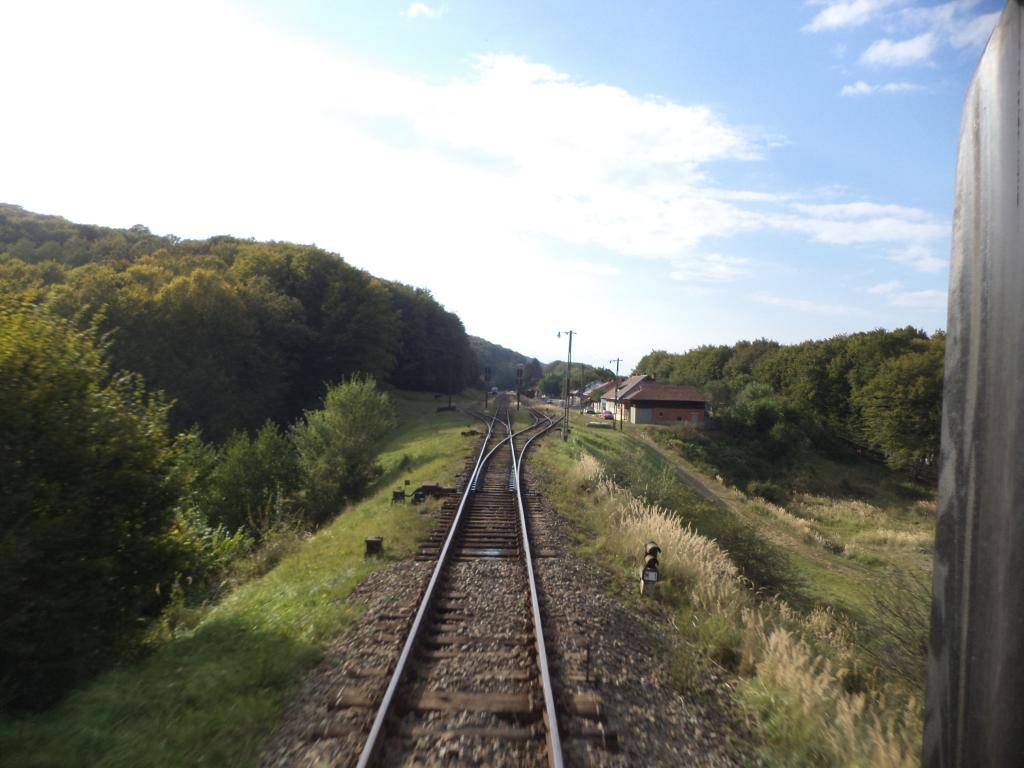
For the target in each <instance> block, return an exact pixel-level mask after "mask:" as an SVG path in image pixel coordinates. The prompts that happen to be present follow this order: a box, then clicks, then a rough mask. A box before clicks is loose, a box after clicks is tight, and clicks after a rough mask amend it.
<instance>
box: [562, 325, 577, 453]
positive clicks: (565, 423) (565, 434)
mask: <svg viewBox="0 0 1024 768" xmlns="http://www.w3.org/2000/svg"><path fill="white" fill-rule="evenodd" d="M563 333H567V334H569V359H568V360H566V362H565V402H564V403H563V405H564V406H565V408H564V414H563V416H564V418H563V419H562V442H565V441H566V440H568V439H569V371H571V370H572V337H573V335H574V334H575V333H576V331H559V332H558V338H562V334H563Z"/></svg>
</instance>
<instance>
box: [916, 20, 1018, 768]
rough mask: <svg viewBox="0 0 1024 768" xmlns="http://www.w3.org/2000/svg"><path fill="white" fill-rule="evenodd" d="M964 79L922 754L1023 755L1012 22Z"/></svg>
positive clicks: (982, 761) (954, 761)
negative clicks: (967, 87) (970, 76)
mask: <svg viewBox="0 0 1024 768" xmlns="http://www.w3.org/2000/svg"><path fill="white" fill-rule="evenodd" d="M1022 21H1024V5H1022V1H1021V0H1010V2H1009V3H1008V5H1007V6H1006V8H1005V10H1004V11H1003V13H1002V16H1001V18H1000V21H999V24H998V25H997V27H996V29H995V31H994V32H993V34H992V37H991V39H990V41H989V44H988V47H987V48H986V50H985V53H984V55H983V56H982V59H981V63H980V64H979V66H978V70H977V72H976V73H975V75H974V79H973V81H972V82H971V87H970V90H969V91H968V94H967V100H966V103H965V106H964V113H963V119H962V123H961V133H960V151H959V158H958V166H957V183H956V210H955V214H954V224H953V261H952V267H951V269H952V271H951V279H950V304H949V330H948V333H949V335H948V338H947V342H946V378H945V392H944V404H943V414H942V457H941V476H940V481H939V513H938V527H937V532H936V544H935V576H934V603H933V609H932V630H931V637H930V649H929V673H928V691H927V706H926V721H925V741H924V754H923V759H924V764H925V765H927V766H935V767H937V766H943V767H944V768H945V767H946V766H958V767H959V766H963V767H964V768H966V767H967V766H970V768H980V767H981V766H1010V765H1024V664H1022V662H1021V652H1022V651H1024V231H1022V217H1021V193H1022V181H1021V180H1022V177H1024V164H1022V160H1021V150H1022V141H1021V123H1022V106H1021V104H1022V99H1021V95H1022V94H1021V65H1022V51H1021V27H1022Z"/></svg>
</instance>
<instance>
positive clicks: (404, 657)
mask: <svg viewBox="0 0 1024 768" xmlns="http://www.w3.org/2000/svg"><path fill="white" fill-rule="evenodd" d="M470 414H471V415H472V416H474V417H475V418H478V419H480V420H481V421H483V422H485V423H487V434H486V435H485V436H484V441H483V445H481V446H480V453H479V454H478V455H477V460H476V464H475V466H474V467H473V472H472V473H471V474H470V476H469V478H468V480H467V481H466V487H465V489H464V490H463V492H462V498H461V499H460V501H459V508H458V510H457V511H456V513H455V517H454V518H453V519H452V523H451V526H450V527H449V529H448V535H447V536H446V537H445V541H444V546H443V547H442V548H441V554H440V555H438V558H437V563H436V564H435V565H434V570H433V572H432V573H431V575H430V581H429V582H428V583H427V588H426V590H425V591H424V594H423V597H422V599H421V600H420V604H419V608H418V609H417V611H416V617H415V618H414V619H413V623H412V627H411V628H410V629H409V634H408V636H407V637H406V640H405V644H404V645H403V646H402V653H401V655H399V657H398V662H397V663H396V664H395V669H394V671H393V672H392V673H391V678H390V680H389V681H388V687H387V689H386V690H385V691H384V698H383V699H382V700H381V703H380V706H379V707H378V708H377V713H376V715H375V716H374V719H373V725H372V726H371V727H370V733H369V734H368V735H367V737H366V741H365V743H364V744H363V750H362V752H360V754H359V762H358V763H357V764H356V768H368V767H369V766H370V765H371V764H372V761H373V757H374V753H375V752H376V750H377V746H378V742H379V741H380V738H381V735H382V734H383V733H384V725H385V722H386V721H387V718H388V715H389V713H390V711H391V706H392V704H393V702H394V698H395V693H396V692H397V690H398V686H399V685H400V684H401V682H402V678H403V677H404V676H405V672H406V665H407V664H408V662H409V659H410V658H411V657H412V653H413V649H414V648H415V646H416V642H417V641H418V640H419V635H420V631H421V630H422V628H423V619H424V617H425V616H426V614H427V610H428V609H429V607H430V604H431V603H432V601H433V598H434V591H435V589H436V588H437V584H438V582H439V581H440V578H441V574H442V572H443V571H444V569H445V567H446V566H447V564H448V559H449V556H450V554H451V549H452V544H453V542H454V541H455V537H456V535H457V534H458V530H459V525H460V524H461V522H462V514H463V512H464V511H465V508H466V502H467V501H468V500H469V499H470V497H471V496H472V495H473V489H474V488H475V486H476V483H477V480H478V479H479V477H480V475H481V474H482V473H483V471H484V469H485V468H486V466H487V462H488V461H489V460H490V459H491V457H492V456H493V455H494V454H495V453H496V452H497V451H498V449H500V448H501V447H502V446H503V445H504V444H505V443H509V445H511V446H512V453H513V457H512V459H513V467H515V465H516V464H515V441H514V438H515V437H516V436H517V435H520V434H522V433H523V432H529V431H530V430H531V429H535V428H536V427H537V425H538V424H540V421H541V420H540V419H537V420H536V421H535V422H534V423H533V424H532V425H531V426H529V427H526V428H525V429H522V430H520V431H519V432H513V431H512V428H511V424H510V423H507V422H501V421H500V420H499V419H498V416H497V411H495V415H493V416H488V415H486V414H479V413H475V412H470ZM507 415H508V413H507V411H506V417H507ZM534 418H537V417H536V415H534ZM495 423H501V424H502V425H503V426H505V428H506V430H507V431H508V433H509V434H508V436H506V437H504V438H502V439H501V440H500V441H499V442H498V443H497V444H496V445H495V446H493V447H492V448H491V450H490V451H487V444H488V443H489V442H490V440H491V437H492V435H493V434H494V425H495ZM547 429H550V425H549V426H548V427H547ZM545 431H546V430H545ZM485 451H486V453H485ZM518 482H519V481H518V474H516V487H517V488H518ZM527 568H528V570H529V571H530V573H531V579H532V566H531V565H530V563H529V558H528V557H527ZM531 586H532V582H531ZM539 626H540V625H538V629H539ZM546 669H547V659H546V657H545V672H546ZM556 738H557V737H556ZM558 766H559V767H560V766H561V762H559V763H558Z"/></svg>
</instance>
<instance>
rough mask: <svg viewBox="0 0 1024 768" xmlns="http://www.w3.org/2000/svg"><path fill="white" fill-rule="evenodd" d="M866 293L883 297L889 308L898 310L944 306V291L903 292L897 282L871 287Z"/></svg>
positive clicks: (891, 281)
mask: <svg viewBox="0 0 1024 768" xmlns="http://www.w3.org/2000/svg"><path fill="white" fill-rule="evenodd" d="M867 292H868V293H873V294H875V295H877V296H884V297H885V301H886V303H887V304H888V305H889V306H890V307H897V308H899V309H943V308H945V306H946V298H947V296H946V292H945V291H936V290H923V291H904V290H903V283H902V282H900V281H899V280H890V281H889V282H886V283H879V284H878V285H873V286H871V287H870V288H868V289H867Z"/></svg>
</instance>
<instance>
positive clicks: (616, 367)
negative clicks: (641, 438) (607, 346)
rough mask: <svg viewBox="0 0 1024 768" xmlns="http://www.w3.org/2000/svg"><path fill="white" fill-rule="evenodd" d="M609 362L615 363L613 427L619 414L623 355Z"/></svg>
mask: <svg viewBox="0 0 1024 768" xmlns="http://www.w3.org/2000/svg"><path fill="white" fill-rule="evenodd" d="M608 362H609V363H615V405H614V406H613V407H614V408H615V411H614V412H613V413H612V417H613V418H612V427H614V426H615V419H616V418H618V416H619V363H621V362H622V358H621V357H616V358H615V359H614V360H609V361H608Z"/></svg>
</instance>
